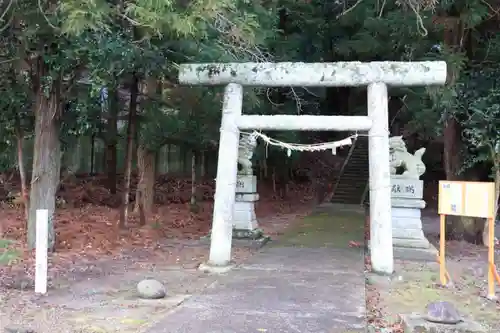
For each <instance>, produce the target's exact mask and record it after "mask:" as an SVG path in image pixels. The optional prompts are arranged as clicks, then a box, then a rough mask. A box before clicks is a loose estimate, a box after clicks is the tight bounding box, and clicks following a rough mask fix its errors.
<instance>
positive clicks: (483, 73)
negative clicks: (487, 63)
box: [457, 66, 500, 169]
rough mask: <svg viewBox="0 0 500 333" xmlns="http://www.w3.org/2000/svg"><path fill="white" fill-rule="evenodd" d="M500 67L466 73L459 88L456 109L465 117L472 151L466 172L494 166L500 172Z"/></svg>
mask: <svg viewBox="0 0 500 333" xmlns="http://www.w3.org/2000/svg"><path fill="white" fill-rule="evenodd" d="M499 83H500V67H498V66H492V67H481V68H478V69H472V70H470V71H468V72H466V73H465V75H464V76H463V77H462V80H461V82H460V83H459V84H458V88H459V94H458V98H457V102H458V103H457V104H458V105H457V108H458V109H459V110H460V112H461V114H462V119H463V120H462V122H461V123H462V126H463V138H464V140H465V143H466V144H467V146H468V147H469V155H468V158H467V160H466V164H465V165H464V168H471V167H474V166H475V165H476V164H477V163H484V162H486V163H491V164H493V165H494V169H498V168H500V88H499V87H500V85H499Z"/></svg>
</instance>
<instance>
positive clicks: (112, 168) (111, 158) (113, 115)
mask: <svg viewBox="0 0 500 333" xmlns="http://www.w3.org/2000/svg"><path fill="white" fill-rule="evenodd" d="M108 99H109V103H108V125H107V136H106V172H107V175H108V179H107V185H108V186H107V187H108V190H109V192H111V194H116V183H117V178H116V165H117V152H116V146H117V138H118V112H119V109H120V101H119V98H118V90H117V89H116V88H115V87H113V89H109V93H108Z"/></svg>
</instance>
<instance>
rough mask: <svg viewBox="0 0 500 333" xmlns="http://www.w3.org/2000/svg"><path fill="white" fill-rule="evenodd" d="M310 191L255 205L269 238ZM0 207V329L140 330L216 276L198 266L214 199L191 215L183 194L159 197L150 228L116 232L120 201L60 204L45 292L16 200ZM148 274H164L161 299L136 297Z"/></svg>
mask: <svg viewBox="0 0 500 333" xmlns="http://www.w3.org/2000/svg"><path fill="white" fill-rule="evenodd" d="M263 192H265V191H263ZM312 198H313V196H312V195H308V194H307V193H306V194H304V191H303V190H302V189H300V188H299V189H297V190H296V191H293V192H292V193H291V195H290V196H289V197H288V198H287V200H283V199H282V198H280V197H278V196H276V195H274V194H273V193H272V192H270V191H267V192H266V193H264V194H263V195H261V200H260V201H259V202H258V204H257V206H256V213H257V217H258V219H259V223H260V227H261V228H262V229H263V230H264V232H265V234H267V235H269V236H271V237H273V236H277V235H280V234H281V233H283V231H284V230H285V229H286V228H288V226H289V225H290V223H293V222H294V220H296V219H298V218H300V217H302V216H304V215H306V214H308V212H309V211H310V208H311V200H312ZM169 200H170V199H169ZM170 201H171V200H170ZM0 213H1V214H0V226H1V227H2V229H3V230H2V231H3V236H2V237H0V318H1V320H0V332H4V331H5V332H9V331H8V330H6V328H11V329H13V330H12V332H29V330H28V329H32V330H33V331H34V332H36V333H49V332H50V333H68V332H85V333H104V332H118V331H120V332H125V333H126V332H141V331H144V330H145V329H146V328H147V327H149V326H150V325H151V324H153V323H154V322H155V321H156V320H157V319H159V318H161V317H162V315H163V314H164V313H165V312H168V311H169V310H171V309H173V308H174V307H176V306H177V305H178V304H180V303H182V302H183V301H184V300H185V299H186V298H188V297H189V296H190V295H192V294H195V293H197V292H199V291H200V290H202V289H204V288H206V287H207V286H209V285H210V284H211V283H213V282H214V277H213V276H210V275H207V274H203V273H200V272H199V271H198V270H197V267H198V265H199V264H200V263H202V262H204V261H206V260H207V258H208V253H209V246H208V244H207V242H202V241H200V240H199V239H200V237H201V236H205V235H207V233H208V232H209V230H210V225H211V214H212V202H210V201H204V202H201V203H200V204H199V210H198V211H197V212H196V213H191V212H190V211H189V204H188V203H184V202H175V201H174V202H169V203H167V204H163V205H158V207H157V213H156V215H155V216H153V217H152V220H151V221H150V223H148V225H147V226H143V227H141V226H139V225H138V224H137V221H136V219H135V217H134V216H132V217H131V219H130V226H129V228H128V229H127V230H119V231H117V230H116V228H115V227H114V226H115V225H116V221H117V217H118V210H116V209H113V208H109V207H104V206H97V205H93V204H86V205H81V206H76V207H75V206H73V207H62V208H59V209H58V210H57V212H56V217H55V229H56V238H57V243H56V252H55V253H53V254H51V255H50V258H49V291H48V293H47V295H45V296H39V295H38V296H37V295H35V294H34V291H33V288H34V253H33V252H31V251H27V250H26V247H25V244H24V239H25V236H26V226H25V222H24V218H23V210H22V208H20V207H13V206H9V205H3V207H2V208H1V210H0ZM253 252H255V250H254V249H251V248H235V247H233V259H234V261H235V262H236V263H238V262H241V261H243V260H245V259H246V258H248V256H250V255H251V254H252V253H253ZM145 278H155V279H157V280H159V281H161V282H163V283H164V285H165V286H166V289H167V297H166V298H165V299H163V300H155V301H152V300H150V301H147V300H141V299H139V298H138V297H137V295H136V284H137V283H138V282H139V281H140V280H143V279H145ZM17 328H22V329H23V330H18V331H16V330H14V329H17Z"/></svg>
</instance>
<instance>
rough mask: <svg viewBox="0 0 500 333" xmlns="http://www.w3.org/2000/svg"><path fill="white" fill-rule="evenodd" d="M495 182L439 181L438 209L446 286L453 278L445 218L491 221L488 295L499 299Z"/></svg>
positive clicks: (440, 246) (442, 263)
mask: <svg viewBox="0 0 500 333" xmlns="http://www.w3.org/2000/svg"><path fill="white" fill-rule="evenodd" d="M496 202H497V197H496V195H495V183H486V182H453V181H444V180H443V181H440V182H439V202H438V210H439V215H440V241H439V258H438V261H439V277H440V280H441V284H442V285H443V286H446V285H447V284H448V283H449V282H450V277H449V274H448V272H447V271H446V264H445V244H446V240H445V234H446V223H445V216H446V215H459V216H471V217H480V218H485V219H488V244H486V245H488V294H487V297H488V298H489V299H492V300H493V299H496V296H495V281H496V282H497V283H499V284H500V275H499V274H498V272H497V269H496V266H495V205H496Z"/></svg>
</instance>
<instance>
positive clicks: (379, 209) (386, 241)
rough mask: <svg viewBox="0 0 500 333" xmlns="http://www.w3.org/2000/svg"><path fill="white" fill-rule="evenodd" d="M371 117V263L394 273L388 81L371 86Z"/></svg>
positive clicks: (385, 272)
mask: <svg viewBox="0 0 500 333" xmlns="http://www.w3.org/2000/svg"><path fill="white" fill-rule="evenodd" d="M368 116H369V117H370V118H371V119H372V127H371V129H370V130H369V131H368V134H369V138H368V143H369V151H368V156H369V175H370V179H369V183H370V253H371V263H372V269H373V271H375V272H378V273H383V274H392V273H393V272H394V254H393V250H392V217H391V178H390V173H389V104H388V100H387V85H386V84H385V83H381V82H375V83H371V84H369V85H368Z"/></svg>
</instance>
